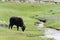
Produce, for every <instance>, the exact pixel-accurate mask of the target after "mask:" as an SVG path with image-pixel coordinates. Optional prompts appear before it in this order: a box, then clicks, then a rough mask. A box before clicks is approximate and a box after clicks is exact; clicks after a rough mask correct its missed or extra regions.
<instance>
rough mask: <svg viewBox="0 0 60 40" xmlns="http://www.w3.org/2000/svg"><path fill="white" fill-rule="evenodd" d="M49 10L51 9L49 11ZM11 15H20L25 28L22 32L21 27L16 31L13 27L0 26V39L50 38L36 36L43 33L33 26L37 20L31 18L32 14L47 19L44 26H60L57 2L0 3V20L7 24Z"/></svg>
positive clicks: (45, 39) (59, 8)
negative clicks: (10, 28)
mask: <svg viewBox="0 0 60 40" xmlns="http://www.w3.org/2000/svg"><path fill="white" fill-rule="evenodd" d="M50 10H53V11H52V12H51V11H50ZM52 13H55V14H52ZM35 15H38V16H35ZM11 16H18V17H22V18H23V20H24V23H25V25H26V30H25V32H22V31H21V29H20V30H19V31H16V29H14V28H13V29H12V30H9V29H5V28H0V40H52V39H51V38H39V37H37V36H42V35H44V32H43V31H39V30H38V29H37V27H35V26H34V22H36V21H38V20H36V19H34V18H31V17H32V16H33V17H37V18H40V19H47V22H46V24H45V25H46V26H45V27H49V26H51V27H54V28H60V25H59V24H60V21H59V20H60V5H59V4H36V3H35V4H34V3H31V4H30V3H28V4H27V3H0V21H6V24H9V18H10V17H11ZM55 17H57V18H55ZM57 19H58V20H57Z"/></svg>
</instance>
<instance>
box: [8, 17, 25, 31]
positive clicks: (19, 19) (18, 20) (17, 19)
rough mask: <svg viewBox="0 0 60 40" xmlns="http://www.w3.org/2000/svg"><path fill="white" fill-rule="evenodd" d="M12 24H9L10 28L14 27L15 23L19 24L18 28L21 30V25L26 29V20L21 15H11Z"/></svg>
mask: <svg viewBox="0 0 60 40" xmlns="http://www.w3.org/2000/svg"><path fill="white" fill-rule="evenodd" d="M9 21H10V24H9V29H10V28H11V29H12V27H13V25H16V26H17V30H19V26H20V27H21V29H22V31H24V30H25V25H24V22H23V19H22V18H20V17H11V18H10V20H9Z"/></svg>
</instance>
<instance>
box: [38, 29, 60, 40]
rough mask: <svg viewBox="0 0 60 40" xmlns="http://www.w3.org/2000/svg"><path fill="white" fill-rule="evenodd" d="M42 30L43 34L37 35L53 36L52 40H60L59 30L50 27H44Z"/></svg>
mask: <svg viewBox="0 0 60 40" xmlns="http://www.w3.org/2000/svg"><path fill="white" fill-rule="evenodd" d="M44 32H45V33H44V34H45V35H44V36H39V37H45V38H53V39H54V40H60V30H59V31H58V30H56V29H52V28H45V30H44Z"/></svg>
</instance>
